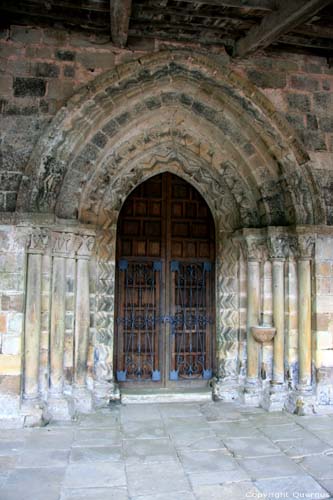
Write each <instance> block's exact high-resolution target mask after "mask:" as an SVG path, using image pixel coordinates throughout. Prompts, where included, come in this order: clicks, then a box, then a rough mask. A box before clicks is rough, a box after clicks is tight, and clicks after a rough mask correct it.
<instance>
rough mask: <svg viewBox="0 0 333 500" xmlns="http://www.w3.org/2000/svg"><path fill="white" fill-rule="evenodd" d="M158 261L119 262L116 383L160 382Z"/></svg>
mask: <svg viewBox="0 0 333 500" xmlns="http://www.w3.org/2000/svg"><path fill="white" fill-rule="evenodd" d="M161 270H162V264H161V262H156V261H155V262H132V261H125V260H120V261H119V271H120V273H119V280H118V281H119V284H120V286H119V294H122V296H119V303H120V304H122V310H121V315H120V316H119V317H118V318H117V324H118V335H119V339H121V342H118V345H119V352H118V366H119V365H120V367H121V368H122V369H121V370H118V371H117V379H118V381H120V382H124V381H131V380H132V381H135V380H141V381H142V380H153V381H160V380H161V373H160V370H159V366H158V348H159V338H160V328H161V325H160V321H159V318H160V315H161V314H160V307H161V305H160V293H159V289H160V281H161Z"/></svg>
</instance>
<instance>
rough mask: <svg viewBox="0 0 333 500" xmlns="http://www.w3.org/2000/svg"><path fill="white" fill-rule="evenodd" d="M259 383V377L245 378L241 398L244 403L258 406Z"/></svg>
mask: <svg viewBox="0 0 333 500" xmlns="http://www.w3.org/2000/svg"><path fill="white" fill-rule="evenodd" d="M260 392H261V384H260V382H259V379H257V378H255V379H252V378H247V379H246V382H245V386H244V392H243V395H242V400H243V402H244V404H246V405H249V406H259V403H260Z"/></svg>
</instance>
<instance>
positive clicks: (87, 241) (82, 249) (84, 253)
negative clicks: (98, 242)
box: [76, 234, 96, 259]
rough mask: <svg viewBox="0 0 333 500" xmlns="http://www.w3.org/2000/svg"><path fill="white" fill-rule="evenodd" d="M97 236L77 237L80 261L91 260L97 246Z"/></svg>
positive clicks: (77, 254) (77, 253)
mask: <svg viewBox="0 0 333 500" xmlns="http://www.w3.org/2000/svg"><path fill="white" fill-rule="evenodd" d="M95 239H96V238H95V236H93V235H91V234H89V235H87V234H82V235H81V234H80V235H77V236H76V243H77V250H76V256H77V258H78V259H90V257H91V254H92V252H93V250H94V246H95Z"/></svg>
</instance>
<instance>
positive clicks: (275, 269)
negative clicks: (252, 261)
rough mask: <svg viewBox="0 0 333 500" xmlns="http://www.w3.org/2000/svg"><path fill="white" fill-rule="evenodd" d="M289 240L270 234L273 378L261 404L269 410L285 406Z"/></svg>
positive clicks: (280, 408)
mask: <svg viewBox="0 0 333 500" xmlns="http://www.w3.org/2000/svg"><path fill="white" fill-rule="evenodd" d="M287 243H288V240H287V239H286V238H284V237H283V236H280V235H274V234H273V235H269V237H268V247H269V252H270V259H271V261H272V291H273V293H272V295H273V326H274V327H275V329H276V333H275V336H274V340H273V378H272V381H271V385H270V387H267V388H266V390H265V392H264V394H263V399H262V402H261V406H262V407H264V408H265V409H266V410H268V411H276V410H282V409H283V408H284V406H285V400H286V396H287V392H286V390H287V388H286V384H285V374H284V361H285V313H284V298H285V293H284V266H285V256H286V247H287Z"/></svg>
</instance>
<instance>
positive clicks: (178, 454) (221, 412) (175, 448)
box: [0, 402, 333, 500]
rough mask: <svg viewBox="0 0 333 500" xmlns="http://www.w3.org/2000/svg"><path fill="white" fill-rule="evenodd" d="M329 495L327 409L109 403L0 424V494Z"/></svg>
mask: <svg viewBox="0 0 333 500" xmlns="http://www.w3.org/2000/svg"><path fill="white" fill-rule="evenodd" d="M247 498H252V499H253V498H254V499H255V498H258V499H259V498H260V499H266V498H274V499H277V498H278V499H288V498H289V499H295V498H296V499H311V500H314V499H315V500H322V499H332V500H333V412H332V413H330V412H327V414H325V415H314V416H309V417H307V416H305V417H298V416H295V415H289V414H287V413H283V412H276V413H271V414H268V413H266V412H265V411H264V410H261V409H258V408H253V409H249V407H245V406H242V405H236V404H233V403H221V402H217V403H213V402H211V403H207V402H206V403H203V402H202V403H176V404H143V405H133V404H131V405H127V406H126V405H118V404H114V405H111V406H110V408H108V409H104V410H101V411H99V412H97V413H96V414H94V415H81V416H79V417H78V418H77V419H76V421H74V422H54V423H51V424H49V425H47V426H46V427H43V428H33V429H14V430H4V429H2V430H1V431H0V499H1V500H224V499H231V500H246V499H247Z"/></svg>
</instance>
